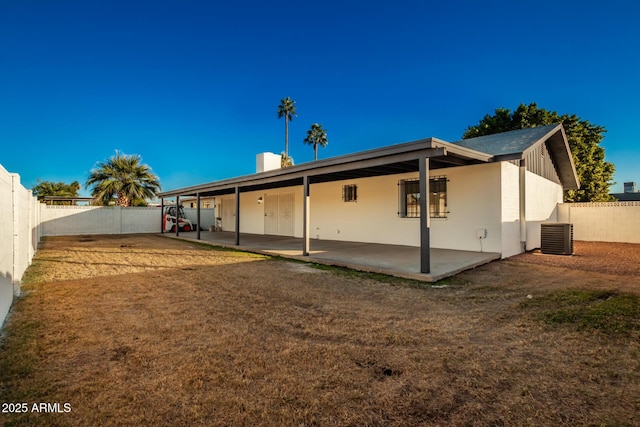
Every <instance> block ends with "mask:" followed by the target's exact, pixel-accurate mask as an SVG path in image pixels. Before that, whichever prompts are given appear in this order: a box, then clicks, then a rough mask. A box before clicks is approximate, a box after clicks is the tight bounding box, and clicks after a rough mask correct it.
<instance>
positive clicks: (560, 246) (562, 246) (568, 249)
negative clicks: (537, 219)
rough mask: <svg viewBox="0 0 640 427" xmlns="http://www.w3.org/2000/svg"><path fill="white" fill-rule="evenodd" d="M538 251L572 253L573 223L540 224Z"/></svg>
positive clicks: (558, 253) (556, 253)
mask: <svg viewBox="0 0 640 427" xmlns="http://www.w3.org/2000/svg"><path fill="white" fill-rule="evenodd" d="M540 227H541V230H540V237H541V242H540V252H542V253H543V254H552V255H573V224H566V223H543V224H540Z"/></svg>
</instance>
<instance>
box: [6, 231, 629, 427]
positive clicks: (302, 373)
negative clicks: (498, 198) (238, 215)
mask: <svg viewBox="0 0 640 427" xmlns="http://www.w3.org/2000/svg"><path fill="white" fill-rule="evenodd" d="M603 247H604V246H603ZM627 249H629V248H627ZM629 250H630V251H631V252H633V254H632V255H628V256H629V257H633V256H638V257H639V258H640V245H631V249H629ZM634 251H635V252H634ZM576 254H577V255H580V254H582V252H581V250H580V247H579V246H577V248H576ZM634 254H635V255H634ZM580 256H582V257H584V255H580ZM617 256H620V255H619V254H618V255H617ZM554 259H555V260H556V261H554ZM571 259H573V260H574V262H575V260H577V259H580V257H579V256H576V257H572V258H566V257H565V258H563V259H560V258H558V257H551V258H549V257H548V256H544V255H539V254H526V255H525V256H520V257H517V258H514V259H512V260H506V261H500V262H494V263H491V264H488V265H486V266H483V267H480V268H477V269H475V270H473V271H470V272H466V273H463V274H460V275H458V276H456V277H455V278H453V279H450V280H447V281H444V282H440V283H437V284H436V285H437V286H435V287H432V286H430V285H429V284H419V283H417V282H410V281H404V280H392V279H385V278H384V277H381V276H374V275H368V274H361V273H352V272H349V271H346V270H338V269H326V268H325V269H318V268H314V267H313V266H309V265H307V264H302V263H298V262H291V261H286V260H282V259H273V258H267V257H263V256H259V255H251V254H246V253H239V252H233V251H222V250H216V249H212V248H207V247H204V246H200V245H196V244H194V243H189V242H183V241H177V240H174V239H169V238H164V237H160V236H151V235H142V236H117V237H114V236H111V237H109V236H91V237H87V236H84V237H64V238H62V237H61V238H48V239H46V240H45V241H44V242H43V244H42V245H41V248H40V250H39V252H38V254H37V256H36V258H35V261H34V264H33V266H32V267H31V268H30V270H29V271H28V274H27V281H28V282H29V284H28V285H26V286H25V287H24V290H25V296H24V297H22V298H21V299H19V300H18V301H17V302H16V304H15V305H14V308H13V309H12V313H11V315H10V318H9V320H8V321H7V323H6V324H5V327H4V331H3V335H4V336H3V338H2V345H1V346H0V403H4V404H5V405H4V406H5V408H8V405H6V404H8V403H27V406H28V409H29V410H28V411H27V412H26V413H22V414H6V413H3V414H0V421H2V422H4V423H5V425H7V426H17V425H24V426H183V425H184V426H254V425H264V426H282V425H286V426H289V425H292V426H311V425H318V426H326V425H340V426H344V425H350V426H367V425H369V426H417V425H443V426H444V425H474V426H485V425H491V426H495V425H509V426H511V425H531V426H539V425H549V426H557V425H566V426H574V425H640V421H639V420H640V333H638V331H637V330H635V331H631V332H627V333H620V334H617V333H609V332H603V331H600V330H583V329H577V328H575V327H570V326H550V325H548V324H545V323H542V322H541V321H539V320H538V319H537V318H536V317H535V316H534V315H533V314H534V313H533V311H532V309H531V308H528V307H529V306H527V305H526V303H527V301H532V300H533V301H535V300H536V299H537V298H543V297H544V296H545V295H548V294H549V293H553V292H556V291H558V290H561V289H566V288H573V289H609V290H623V291H630V292H639V290H640V279H639V278H638V275H637V274H635V275H633V273H632V271H633V270H624V271H622V272H621V271H619V270H618V271H609V270H607V271H606V274H603V273H599V272H597V271H588V270H585V268H581V267H577V266H576V265H563V264H562V263H567V262H571ZM582 259H583V258H582ZM617 261H619V260H618V259H611V258H610V259H609V260H608V263H609V264H614V263H615V262H617ZM554 262H555V264H554ZM545 264H548V265H545ZM592 264H593V261H592ZM595 270H597V269H595ZM598 271H602V269H601V270H598ZM630 272H631V273H630ZM34 403H36V404H39V403H49V404H51V405H50V406H49V409H51V410H53V409H59V412H56V413H40V412H36V411H34V410H33V404H34ZM55 403H58V404H59V407H57V406H55V405H54V404H55ZM65 403H66V404H67V406H65V405H64V404H65ZM45 406H46V405H45ZM37 407H39V406H37ZM14 408H15V407H14ZM65 409H70V412H65Z"/></svg>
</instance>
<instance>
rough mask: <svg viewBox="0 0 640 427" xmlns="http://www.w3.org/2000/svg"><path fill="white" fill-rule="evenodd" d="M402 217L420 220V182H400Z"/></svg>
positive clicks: (414, 180)
mask: <svg viewBox="0 0 640 427" xmlns="http://www.w3.org/2000/svg"><path fill="white" fill-rule="evenodd" d="M399 185H400V217H401V218H420V181H418V180H417V179H412V180H403V181H400V184H399Z"/></svg>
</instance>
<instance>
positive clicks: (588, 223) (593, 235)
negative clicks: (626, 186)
mask: <svg viewBox="0 0 640 427" xmlns="http://www.w3.org/2000/svg"><path fill="white" fill-rule="evenodd" d="M558 222H568V223H571V224H573V238H574V239H575V240H586V241H592V242H618V243H640V202H602V203H563V204H560V205H558Z"/></svg>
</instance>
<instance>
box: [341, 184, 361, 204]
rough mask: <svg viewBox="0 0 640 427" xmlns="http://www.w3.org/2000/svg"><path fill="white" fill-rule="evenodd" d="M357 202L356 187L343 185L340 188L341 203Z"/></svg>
mask: <svg viewBox="0 0 640 427" xmlns="http://www.w3.org/2000/svg"><path fill="white" fill-rule="evenodd" d="M357 200H358V186H357V185H354V184H351V185H343V186H342V201H343V202H355V201H357Z"/></svg>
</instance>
